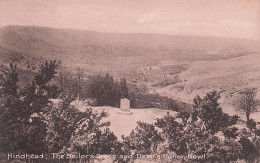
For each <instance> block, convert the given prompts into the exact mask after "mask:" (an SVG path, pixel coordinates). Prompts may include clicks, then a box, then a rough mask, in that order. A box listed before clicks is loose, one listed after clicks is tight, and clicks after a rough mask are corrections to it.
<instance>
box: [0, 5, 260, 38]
mask: <svg viewBox="0 0 260 163" xmlns="http://www.w3.org/2000/svg"><path fill="white" fill-rule="evenodd" d="M6 25H30V26H46V27H54V28H73V29H83V30H92V31H99V32H109V33H160V34H173V35H199V36H211V37H231V38H246V39H254V40H260V0H0V27H2V26H6Z"/></svg>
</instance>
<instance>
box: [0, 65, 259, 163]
mask: <svg viewBox="0 0 260 163" xmlns="http://www.w3.org/2000/svg"><path fill="white" fill-rule="evenodd" d="M59 64H60V63H59V62H57V61H50V62H47V61H46V62H45V63H43V64H42V65H41V66H40V69H39V72H38V73H37V74H36V75H35V76H34V77H33V79H32V81H31V83H29V84H27V86H25V87H20V86H19V83H18V81H19V73H18V71H17V66H16V65H15V64H10V68H7V69H4V70H3V71H2V72H1V75H0V82H1V83H0V84H1V87H0V159H1V157H2V154H3V153H4V154H6V153H9V152H12V153H17V154H19V153H21V154H22V153H27V154H42V153H44V155H46V156H48V157H49V158H50V157H51V155H52V153H59V154H77V153H80V154H82V155H93V156H97V155H111V156H112V157H111V158H112V160H114V161H117V162H132V161H134V160H135V159H146V160H152V161H156V162H176V161H183V162H205V161H210V162H216V161H217V162H230V161H238V160H245V161H247V162H254V161H255V162H257V161H259V159H260V158H259V156H260V150H259V149H260V134H259V133H260V128H259V125H258V124H257V123H256V122H255V121H254V120H252V119H249V120H248V121H247V127H244V128H241V127H240V128H238V127H237V125H238V124H237V122H238V119H239V117H238V116H236V115H235V116H229V115H228V114H225V113H223V111H222V108H221V106H220V104H219V99H220V94H219V93H218V92H216V91H212V92H209V93H207V94H206V96H205V97H200V96H196V97H195V98H194V103H193V110H192V111H189V112H187V111H185V110H182V111H180V112H178V113H177V114H174V115H173V114H172V113H170V112H168V114H167V115H165V116H164V117H163V118H159V119H157V120H156V121H155V123H152V124H148V123H144V122H138V123H137V126H136V128H135V129H134V130H133V131H132V132H131V133H130V135H128V136H127V135H126V136H122V141H119V140H117V137H116V136H115V135H114V134H113V133H112V132H111V131H110V129H109V125H110V124H109V122H106V121H104V118H105V117H107V114H106V113H105V112H103V111H99V112H94V111H93V110H92V109H91V108H88V107H84V108H81V109H80V110H79V109H78V108H77V107H75V106H74V105H72V102H73V100H75V98H80V97H83V94H82V92H79V93H78V94H77V93H76V92H75V94H72V95H71V96H69V92H67V93H66V91H65V90H66V85H63V86H64V88H61V87H58V86H56V85H55V84H53V83H54V82H52V81H53V79H54V77H55V75H56V74H57V71H56V70H57V67H58V66H59ZM80 72H82V71H81V70H80V69H79V70H78V73H79V74H78V78H77V80H78V82H79V81H80V84H78V85H77V87H76V88H77V90H78V91H79V90H80V88H82V87H83V85H84V80H83V78H82V73H80ZM64 81H65V80H64ZM130 89H131V90H129V87H128V86H127V83H126V80H125V79H122V80H120V81H119V82H118V81H115V80H114V79H113V77H112V76H110V75H108V74H107V75H106V76H104V77H102V76H94V77H92V78H91V79H90V80H89V83H88V87H87V89H86V91H87V95H86V97H87V98H89V97H91V98H95V99H96V103H97V105H110V106H118V105H119V100H120V98H130V99H131V100H132V103H131V105H134V106H136V107H137V108H138V107H157V108H163V109H169V110H178V107H177V106H176V104H175V102H174V101H173V100H171V99H169V98H167V97H161V96H159V95H150V94H149V93H147V92H146V91H145V90H139V89H138V88H136V89H135V90H136V91H133V89H132V88H130ZM133 92H135V93H133ZM144 101H145V102H144ZM47 159H48V158H47ZM94 159H96V158H95V157H93V158H91V157H85V158H84V161H93V160H94ZM110 160H111V159H110ZM1 161H2V162H3V161H5V160H1ZM9 161H10V160H9ZM25 161H26V160H25ZM42 161H43V162H44V161H48V162H49V161H50V159H48V160H42ZM58 161H59V160H58ZM69 161H72V159H71V158H70V159H65V160H63V162H69ZM78 161H79V159H78ZM54 162H55V160H54Z"/></svg>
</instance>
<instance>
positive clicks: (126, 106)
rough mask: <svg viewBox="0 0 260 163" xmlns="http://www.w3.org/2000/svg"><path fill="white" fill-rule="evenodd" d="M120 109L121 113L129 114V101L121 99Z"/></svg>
mask: <svg viewBox="0 0 260 163" xmlns="http://www.w3.org/2000/svg"><path fill="white" fill-rule="evenodd" d="M120 109H121V110H122V111H126V112H130V100H128V99H127V98H123V99H121V100H120Z"/></svg>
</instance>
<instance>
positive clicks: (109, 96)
mask: <svg viewBox="0 0 260 163" xmlns="http://www.w3.org/2000/svg"><path fill="white" fill-rule="evenodd" d="M88 87H89V95H90V97H91V98H95V99H96V102H97V105H98V106H119V101H120V97H121V92H120V91H121V90H120V84H119V83H118V82H116V81H114V79H113V77H112V76H110V75H109V74H106V76H105V77H102V76H95V77H93V78H91V79H90V84H89V85H88Z"/></svg>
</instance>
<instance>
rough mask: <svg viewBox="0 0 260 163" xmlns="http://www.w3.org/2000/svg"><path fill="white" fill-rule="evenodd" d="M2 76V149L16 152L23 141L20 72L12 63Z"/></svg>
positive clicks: (0, 134) (0, 105)
mask: <svg viewBox="0 0 260 163" xmlns="http://www.w3.org/2000/svg"><path fill="white" fill-rule="evenodd" d="M9 66H10V68H5V69H4V70H2V71H1V74H0V85H1V87H0V139H1V140H0V147H1V149H0V150H2V151H10V150H12V151H15V150H16V149H17V147H18V144H19V143H20V141H21V134H20V133H21V126H22V122H23V110H22V109H21V102H20V100H19V92H18V72H17V66H16V64H13V63H10V65H9Z"/></svg>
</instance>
